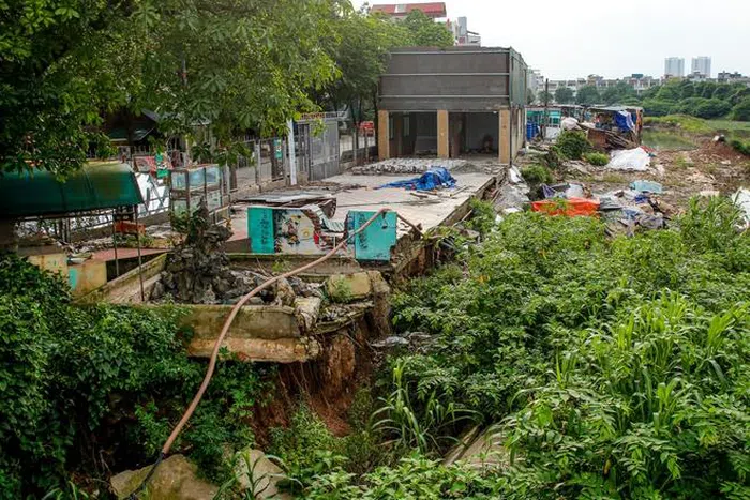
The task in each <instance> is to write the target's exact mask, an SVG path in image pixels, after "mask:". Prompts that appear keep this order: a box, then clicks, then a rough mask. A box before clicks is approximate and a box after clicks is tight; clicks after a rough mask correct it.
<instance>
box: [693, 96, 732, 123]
mask: <svg viewBox="0 0 750 500" xmlns="http://www.w3.org/2000/svg"><path fill="white" fill-rule="evenodd" d="M731 110H732V105H731V104H729V103H728V102H725V101H721V100H719V99H706V100H705V101H704V102H702V103H701V104H700V105H699V106H698V107H697V108H696V109H695V116H696V117H698V118H703V119H706V120H711V119H715V118H722V117H724V116H726V115H727V114H729V112H730V111H731Z"/></svg>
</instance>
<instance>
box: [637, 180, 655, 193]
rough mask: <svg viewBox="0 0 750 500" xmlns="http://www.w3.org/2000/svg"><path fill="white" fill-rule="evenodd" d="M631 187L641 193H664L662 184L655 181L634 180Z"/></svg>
mask: <svg viewBox="0 0 750 500" xmlns="http://www.w3.org/2000/svg"><path fill="white" fill-rule="evenodd" d="M630 189H631V190H633V191H638V192H640V193H652V194H662V192H663V189H662V185H661V184H659V183H658V182H655V181H644V180H639V181H633V182H631V183H630Z"/></svg>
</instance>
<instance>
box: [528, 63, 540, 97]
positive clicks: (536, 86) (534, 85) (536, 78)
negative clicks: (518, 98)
mask: <svg viewBox="0 0 750 500" xmlns="http://www.w3.org/2000/svg"><path fill="white" fill-rule="evenodd" d="M526 85H527V86H528V88H529V90H530V91H531V93H532V94H533V95H534V98H535V99H538V96H539V92H541V91H542V90H544V76H543V75H542V72H541V71H539V70H538V69H530V70H529V81H528V83H527V84H526Z"/></svg>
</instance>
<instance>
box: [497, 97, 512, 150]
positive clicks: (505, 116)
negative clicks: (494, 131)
mask: <svg viewBox="0 0 750 500" xmlns="http://www.w3.org/2000/svg"><path fill="white" fill-rule="evenodd" d="M497 116H498V117H499V119H500V123H499V127H500V129H499V130H500V138H499V139H498V141H497V143H498V152H499V158H498V160H499V161H500V163H507V164H509V163H510V110H509V109H507V108H506V109H501V110H500V111H498V113H497Z"/></svg>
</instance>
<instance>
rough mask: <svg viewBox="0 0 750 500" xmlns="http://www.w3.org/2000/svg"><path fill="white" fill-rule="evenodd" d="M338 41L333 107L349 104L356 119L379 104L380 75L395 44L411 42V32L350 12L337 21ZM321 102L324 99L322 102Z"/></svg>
mask: <svg viewBox="0 0 750 500" xmlns="http://www.w3.org/2000/svg"><path fill="white" fill-rule="evenodd" d="M335 28H336V29H337V31H338V36H337V44H336V46H335V47H333V48H332V50H331V57H332V58H333V59H334V61H335V63H336V66H337V69H338V74H339V76H338V78H336V80H334V81H333V82H332V83H331V85H329V88H328V96H329V99H330V103H329V104H330V106H331V107H333V108H334V109H340V107H341V106H342V105H347V106H349V109H351V110H352V113H353V116H354V118H355V120H356V121H361V120H362V119H363V118H362V117H363V115H364V114H365V110H370V109H373V108H374V106H375V102H374V101H375V98H374V97H375V91H376V89H377V84H378V78H379V77H380V75H381V74H382V73H383V72H384V71H385V68H386V63H387V60H388V52H389V50H390V49H391V48H392V47H399V46H405V45H409V44H410V43H411V34H410V32H409V31H408V30H407V29H406V28H405V27H404V26H402V25H401V24H398V23H393V22H391V21H389V20H388V19H385V18H383V17H381V16H375V15H368V14H365V13H361V12H351V11H349V12H346V13H345V14H344V15H342V16H341V17H340V18H339V19H338V20H337V21H336V23H335ZM319 102H320V101H319Z"/></svg>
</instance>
